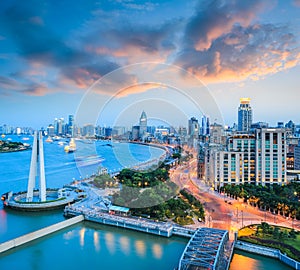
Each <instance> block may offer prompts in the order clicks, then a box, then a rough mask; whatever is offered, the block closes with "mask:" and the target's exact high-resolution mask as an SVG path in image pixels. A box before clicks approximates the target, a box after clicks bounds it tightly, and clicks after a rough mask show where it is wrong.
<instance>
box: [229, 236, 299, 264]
mask: <svg viewBox="0 0 300 270" xmlns="http://www.w3.org/2000/svg"><path fill="white" fill-rule="evenodd" d="M234 248H235V249H239V250H243V251H246V252H250V253H254V254H259V255H263V256H267V257H271V258H274V259H278V260H280V261H281V262H283V263H284V264H286V265H288V266H290V267H292V268H294V269H300V263H299V262H297V261H296V260H293V259H291V258H290V257H288V256H286V255H285V254H282V253H281V252H280V250H278V249H274V248H268V247H264V246H260V245H255V244H250V243H247V242H244V241H240V240H237V241H236V242H235V246H234Z"/></svg>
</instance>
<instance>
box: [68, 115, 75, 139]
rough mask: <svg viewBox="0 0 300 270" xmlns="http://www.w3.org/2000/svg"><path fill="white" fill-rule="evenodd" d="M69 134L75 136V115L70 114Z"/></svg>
mask: <svg viewBox="0 0 300 270" xmlns="http://www.w3.org/2000/svg"><path fill="white" fill-rule="evenodd" d="M68 134H69V135H71V137H74V115H71V114H70V115H69V122H68Z"/></svg>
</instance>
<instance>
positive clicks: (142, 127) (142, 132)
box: [139, 111, 147, 138]
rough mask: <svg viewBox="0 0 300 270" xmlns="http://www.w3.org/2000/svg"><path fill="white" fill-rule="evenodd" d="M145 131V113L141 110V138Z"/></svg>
mask: <svg viewBox="0 0 300 270" xmlns="http://www.w3.org/2000/svg"><path fill="white" fill-rule="evenodd" d="M146 132H147V115H146V113H145V111H143V112H142V114H141V117H140V134H139V135H140V138H143V136H144V135H145V133H146Z"/></svg>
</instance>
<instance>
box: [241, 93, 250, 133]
mask: <svg viewBox="0 0 300 270" xmlns="http://www.w3.org/2000/svg"><path fill="white" fill-rule="evenodd" d="M251 124H252V108H251V106H250V98H241V99H240V106H239V109H238V130H239V131H243V132H249V131H250V127H251Z"/></svg>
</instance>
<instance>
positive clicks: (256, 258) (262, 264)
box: [229, 250, 292, 270]
mask: <svg viewBox="0 0 300 270" xmlns="http://www.w3.org/2000/svg"><path fill="white" fill-rule="evenodd" d="M240 269H247V270H270V269H272V270H291V269H292V268H290V267H288V266H287V265H285V264H283V263H282V262H280V261H279V260H276V259H272V258H269V257H264V256H260V255H257V254H251V253H248V252H244V251H241V250H235V251H234V255H233V258H232V262H231V264H230V268H229V270H240Z"/></svg>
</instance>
